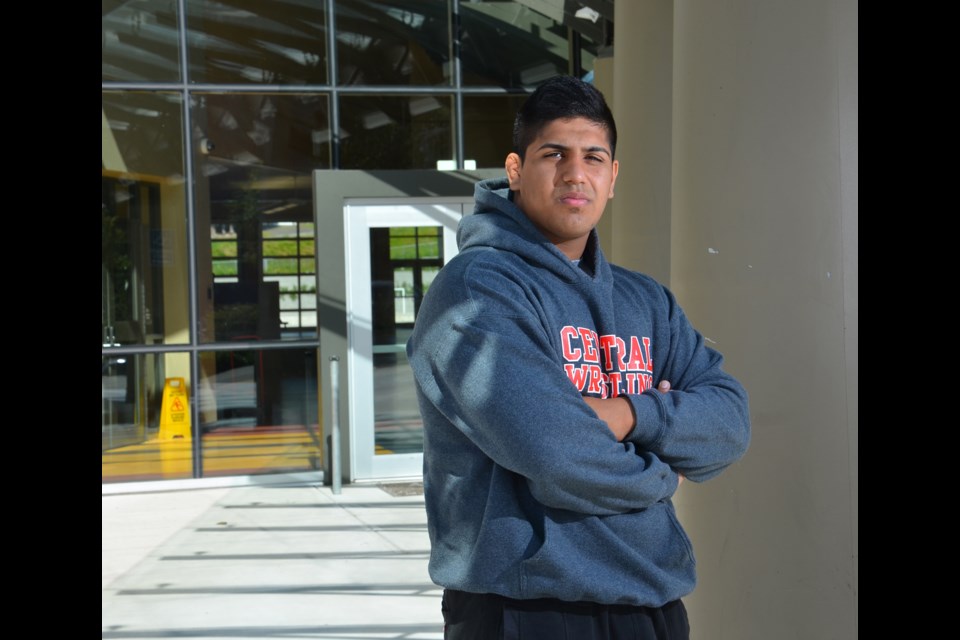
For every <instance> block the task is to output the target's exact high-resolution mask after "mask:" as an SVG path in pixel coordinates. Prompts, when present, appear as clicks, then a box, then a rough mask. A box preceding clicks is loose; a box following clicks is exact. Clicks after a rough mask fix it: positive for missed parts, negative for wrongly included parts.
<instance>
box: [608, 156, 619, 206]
mask: <svg viewBox="0 0 960 640" xmlns="http://www.w3.org/2000/svg"><path fill="white" fill-rule="evenodd" d="M619 172H620V161H619V160H614V161H613V179H611V180H610V195H608V196H607V197H608V198H612V197H613V185H615V184H616V183H617V174H618V173H619Z"/></svg>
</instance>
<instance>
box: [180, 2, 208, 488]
mask: <svg viewBox="0 0 960 640" xmlns="http://www.w3.org/2000/svg"><path fill="white" fill-rule="evenodd" d="M177 39H178V41H179V42H178V44H179V48H180V51H179V53H180V87H179V91H180V95H181V96H182V99H183V105H182V109H183V141H184V145H183V149H184V154H183V162H184V167H183V170H184V174H185V175H186V180H187V254H188V255H189V259H188V260H187V297H188V300H187V309H188V316H189V318H190V341H189V343H188V346H189V347H190V348H189V353H190V380H191V382H192V383H193V387H194V392H195V393H194V396H195V397H196V396H197V393H196V391H197V389H199V387H200V378H199V375H200V352H199V350H198V344H199V335H200V312H199V310H198V309H197V273H198V270H197V229H196V224H197V212H196V195H195V194H196V184H195V181H194V173H193V126H192V123H193V116H192V113H191V109H190V85H189V82H188V80H187V76H188V75H189V67H188V66H187V65H188V62H189V61H188V60H187V0H177ZM190 424H191V425H192V427H193V434H192V436H193V437H192V438H191V444H192V447H191V448H192V453H193V477H194V478H202V477H203V458H202V453H203V447H202V446H201V444H202V443H201V442H200V435H201V431H200V403H199V402H192V403H190Z"/></svg>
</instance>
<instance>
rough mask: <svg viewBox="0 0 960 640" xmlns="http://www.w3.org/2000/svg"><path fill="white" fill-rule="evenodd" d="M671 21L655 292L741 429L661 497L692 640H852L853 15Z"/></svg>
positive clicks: (763, 12) (698, 1)
mask: <svg viewBox="0 0 960 640" xmlns="http://www.w3.org/2000/svg"><path fill="white" fill-rule="evenodd" d="M623 4H627V3H623ZM674 4H675V10H674V29H673V41H674V58H673V111H672V114H673V123H672V124H673V126H672V132H673V141H672V165H671V166H672V202H671V210H672V215H671V220H670V222H671V227H670V231H671V233H670V238H671V243H670V284H671V286H672V288H673V290H674V291H675V293H676V294H677V297H678V299H679V300H680V303H681V304H682V305H683V307H684V309H685V310H686V311H687V313H688V315H689V316H690V318H691V320H692V321H693V323H694V325H695V326H697V327H698V328H699V329H700V330H701V331H702V332H703V333H704V335H705V336H706V338H707V340H708V341H709V342H710V343H711V344H712V345H713V346H714V347H716V348H717V349H718V350H720V351H721V352H722V353H724V355H725V356H726V358H727V368H728V369H729V370H730V371H731V372H732V373H734V374H735V375H737V376H738V377H739V378H740V379H741V380H742V381H743V382H744V384H745V385H746V387H747V389H748V390H749V392H750V396H751V413H752V417H753V442H752V444H751V448H750V451H749V452H748V453H747V455H746V457H745V458H744V459H743V461H742V462H741V463H739V464H737V465H735V466H734V467H733V468H731V469H730V470H728V471H727V473H725V474H724V475H723V476H721V477H719V478H717V479H715V480H714V481H711V482H709V483H706V484H704V485H699V486H698V485H693V484H692V483H690V484H684V486H683V487H682V488H681V491H680V493H679V496H678V512H679V514H680V518H681V520H682V522H683V523H684V525H685V526H686V527H687V528H688V530H689V532H690V534H691V537H692V539H693V543H694V549H695V551H696V554H697V556H698V558H699V563H698V572H699V575H700V583H699V585H698V587H697V589H696V591H695V592H694V593H693V594H692V595H691V596H690V597H689V598H688V599H687V605H688V608H689V610H690V617H691V622H692V626H693V629H694V636H695V637H699V638H711V639H712V640H728V639H729V640H748V639H751V638H756V639H763V640H769V639H777V638H785V639H786V638H856V637H857V634H858V619H857V608H858V570H857V553H858V544H857V535H858V533H857V531H858V525H857V518H858V506H857V505H858V499H859V498H858V482H857V474H858V453H857V442H858V438H857V434H858V402H857V397H858V384H859V382H858V379H859V378H858V365H857V363H858V357H859V347H858V342H857V340H858V338H857V323H858V308H859V303H858V292H857V291H858V286H857V282H858V268H857V264H858V255H857V246H858V239H857V233H858V230H857V229H858V225H857V215H858V214H857V206H858V205H857V201H858V198H857V193H858V186H857V185H858V177H857V166H858V163H857V154H858V141H857V102H858V101H857V95H858V86H857V38H858V35H857V3H856V0H804V1H802V2H801V1H798V0H797V1H793V0H789V1H787V0H784V1H780V2H769V1H767V0H725V1H723V2H717V1H716V0H689V1H686V0H677V1H676V2H675V3H674ZM617 28H618V35H620V34H622V33H623V30H624V29H629V28H630V25H624V24H623V23H621V22H620V21H619V20H618V22H617ZM633 39H635V38H633V37H631V38H630V39H629V40H633ZM622 41H623V38H622V37H621V38H620V39H618V43H617V44H618V49H617V52H616V55H617V59H618V60H620V57H621V55H622V51H621V50H620V49H619V43H620V42H622ZM618 90H619V86H618Z"/></svg>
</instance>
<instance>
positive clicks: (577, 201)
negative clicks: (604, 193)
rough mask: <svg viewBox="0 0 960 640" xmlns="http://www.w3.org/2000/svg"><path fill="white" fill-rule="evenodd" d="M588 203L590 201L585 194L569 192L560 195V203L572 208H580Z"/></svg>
mask: <svg viewBox="0 0 960 640" xmlns="http://www.w3.org/2000/svg"><path fill="white" fill-rule="evenodd" d="M589 201H590V199H589V198H588V197H587V194H585V193H583V192H580V191H571V192H569V193H564V194H561V196H560V202H562V203H563V204H566V205H570V206H573V207H582V206H583V205H585V204H587V202H589Z"/></svg>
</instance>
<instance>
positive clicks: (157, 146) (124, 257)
mask: <svg viewBox="0 0 960 640" xmlns="http://www.w3.org/2000/svg"><path fill="white" fill-rule="evenodd" d="M101 107H102V117H103V127H102V128H101V143H102V144H101V150H102V151H101V198H102V199H101V207H100V229H101V241H102V244H101V263H100V283H101V314H100V330H101V343H102V345H103V346H104V347H111V346H118V345H133V344H183V343H186V342H188V341H189V330H188V309H187V239H186V198H185V191H184V180H183V152H182V145H181V142H180V136H181V118H180V113H181V112H180V98H179V96H177V95H176V94H165V93H153V94H151V93H135V92H123V93H112V92H106V93H103V94H102V103H101Z"/></svg>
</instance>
